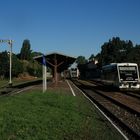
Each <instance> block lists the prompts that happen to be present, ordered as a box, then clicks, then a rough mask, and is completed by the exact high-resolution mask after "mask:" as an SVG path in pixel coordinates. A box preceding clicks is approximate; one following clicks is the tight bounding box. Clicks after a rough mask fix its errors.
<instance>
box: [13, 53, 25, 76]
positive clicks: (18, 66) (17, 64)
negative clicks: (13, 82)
mask: <svg viewBox="0 0 140 140" xmlns="http://www.w3.org/2000/svg"><path fill="white" fill-rule="evenodd" d="M22 72H23V65H22V63H21V61H20V60H19V59H18V58H17V56H16V55H15V54H13V55H12V76H14V77H18V75H19V74H20V73H22Z"/></svg>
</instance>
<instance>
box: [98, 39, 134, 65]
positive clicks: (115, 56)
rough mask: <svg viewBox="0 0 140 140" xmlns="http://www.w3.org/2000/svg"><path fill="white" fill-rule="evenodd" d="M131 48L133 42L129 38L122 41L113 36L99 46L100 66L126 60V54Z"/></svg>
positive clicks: (127, 54)
mask: <svg viewBox="0 0 140 140" xmlns="http://www.w3.org/2000/svg"><path fill="white" fill-rule="evenodd" d="M132 50H133V43H132V42H131V41H130V40H129V41H124V40H120V38H119V37H116V38H115V37H113V38H112V40H109V42H105V43H104V44H103V45H102V46H101V53H100V56H99V63H100V65H101V66H102V65H106V64H109V63H119V62H128V60H129V58H128V56H129V53H130V52H131V51H132Z"/></svg>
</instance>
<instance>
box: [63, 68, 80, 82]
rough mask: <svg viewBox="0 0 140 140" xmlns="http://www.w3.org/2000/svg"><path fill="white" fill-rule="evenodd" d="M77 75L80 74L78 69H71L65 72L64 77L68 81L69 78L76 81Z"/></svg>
mask: <svg viewBox="0 0 140 140" xmlns="http://www.w3.org/2000/svg"><path fill="white" fill-rule="evenodd" d="M79 75H80V73H79V69H78V68H71V69H68V70H66V71H65V77H66V78H68V79H71V78H74V79H78V78H79Z"/></svg>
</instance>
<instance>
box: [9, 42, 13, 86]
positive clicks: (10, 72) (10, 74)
mask: <svg viewBox="0 0 140 140" xmlns="http://www.w3.org/2000/svg"><path fill="white" fill-rule="evenodd" d="M9 45H10V70H9V76H10V80H9V85H10V86H12V40H9Z"/></svg>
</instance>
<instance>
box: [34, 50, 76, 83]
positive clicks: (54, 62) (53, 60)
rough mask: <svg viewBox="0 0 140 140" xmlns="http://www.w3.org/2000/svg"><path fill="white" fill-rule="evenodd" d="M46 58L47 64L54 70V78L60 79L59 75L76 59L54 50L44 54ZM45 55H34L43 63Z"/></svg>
mask: <svg viewBox="0 0 140 140" xmlns="http://www.w3.org/2000/svg"><path fill="white" fill-rule="evenodd" d="M44 56H45V58H46V65H47V66H48V67H50V68H51V69H52V70H53V75H54V80H55V82H57V81H58V76H59V75H60V73H61V72H63V71H64V70H66V69H68V67H70V66H71V64H73V63H74V62H75V60H76V58H75V57H71V56H68V55H64V54H61V53H57V52H53V53H49V54H46V55H44ZM42 58H43V55H40V56H36V57H34V59H35V60H37V61H38V62H40V63H42Z"/></svg>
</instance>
